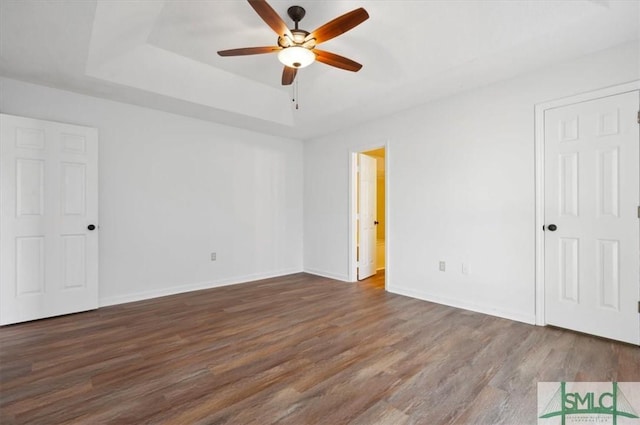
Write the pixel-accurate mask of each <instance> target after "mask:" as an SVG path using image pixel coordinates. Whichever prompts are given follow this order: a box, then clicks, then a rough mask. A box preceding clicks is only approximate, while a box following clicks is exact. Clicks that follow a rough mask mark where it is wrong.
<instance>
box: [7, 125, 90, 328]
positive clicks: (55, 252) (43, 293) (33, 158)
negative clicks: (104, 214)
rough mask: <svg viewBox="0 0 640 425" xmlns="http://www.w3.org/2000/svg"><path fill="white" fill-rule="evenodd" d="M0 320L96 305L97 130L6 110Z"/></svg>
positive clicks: (10, 321)
mask: <svg viewBox="0 0 640 425" xmlns="http://www.w3.org/2000/svg"><path fill="white" fill-rule="evenodd" d="M0 178H1V182H0V325H6V324H10V323H18V322H24V321H27V320H33V319H40V318H43V317H50V316H57V315H61V314H67V313H74V312H78V311H84V310H90V309H95V308H97V307H98V232H97V228H94V229H93V230H90V229H91V228H92V226H96V227H97V224H98V223H97V219H98V133H97V130H96V129H94V128H88V127H79V126H75V125H68V124H60V123H55V122H49V121H41V120H35V119H30V118H23V117H16V116H12V115H5V114H0Z"/></svg>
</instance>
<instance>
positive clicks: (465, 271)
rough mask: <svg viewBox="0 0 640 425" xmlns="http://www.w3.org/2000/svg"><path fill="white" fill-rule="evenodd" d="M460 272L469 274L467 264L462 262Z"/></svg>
mask: <svg viewBox="0 0 640 425" xmlns="http://www.w3.org/2000/svg"><path fill="white" fill-rule="evenodd" d="M462 274H469V265H468V264H466V263H462Z"/></svg>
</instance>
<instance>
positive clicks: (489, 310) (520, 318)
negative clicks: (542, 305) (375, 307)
mask: <svg viewBox="0 0 640 425" xmlns="http://www.w3.org/2000/svg"><path fill="white" fill-rule="evenodd" d="M387 291H389V292H391V293H394V294H398V295H403V296H406V297H411V298H417V299H419V300H423V301H428V302H432V303H436V304H442V305H446V306H449V307H455V308H460V309H463V310H469V311H475V312H476V313H482V314H487V315H489V316H495V317H501V318H503V319H509V320H515V321H516V322H522V323H527V324H529V325H534V324H535V315H532V314H522V313H520V312H516V311H504V310H500V309H496V308H495V307H491V306H487V305H481V304H475V303H468V302H464V301H462V302H461V301H460V300H457V299H453V298H447V297H441V296H439V295H433V294H429V293H426V292H420V291H416V290H414V289H409V288H403V287H398V286H387Z"/></svg>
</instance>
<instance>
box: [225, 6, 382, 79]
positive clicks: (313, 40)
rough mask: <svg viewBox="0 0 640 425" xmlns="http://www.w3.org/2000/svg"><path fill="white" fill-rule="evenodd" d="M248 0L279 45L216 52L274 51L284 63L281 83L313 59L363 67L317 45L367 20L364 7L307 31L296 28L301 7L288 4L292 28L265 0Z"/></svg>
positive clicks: (351, 68) (354, 69)
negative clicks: (276, 36)
mask: <svg viewBox="0 0 640 425" xmlns="http://www.w3.org/2000/svg"><path fill="white" fill-rule="evenodd" d="M247 1H248V2H249V4H250V5H251V7H253V9H254V10H255V11H256V13H258V15H259V16H260V17H261V18H262V20H263V21H265V22H266V23H267V25H269V26H270V27H271V29H272V30H273V31H275V33H276V34H278V45H277V46H266V47H244V48H240V49H230V50H221V51H219V52H218V54H219V55H220V56H244V55H258V54H262V53H275V52H277V53H278V60H279V61H280V62H282V63H283V64H284V70H283V71H282V85H284V86H287V85H290V84H291V83H293V80H295V78H296V74H297V72H298V69H299V68H304V67H305V66H309V65H311V64H312V63H313V62H314V61H316V60H317V61H318V62H322V63H324V64H326V65H330V66H334V67H336V68H340V69H345V70H347V71H352V72H357V71H359V70H360V68H362V65H361V64H359V63H358V62H355V61H353V60H351V59H348V58H345V57H344V56H340V55H337V54H335V53H331V52H327V51H324V50H319V49H316V46H317V45H318V44H320V43H324V42H325V41H328V40H331V39H332V38H335V37H337V36H339V35H341V34H343V33H345V32H347V31H349V30H350V29H352V28H354V27H356V26H358V25H360V24H361V23H362V22H364V21H366V20H367V19H368V18H369V14H368V13H367V11H366V10H364V9H363V8H359V9H355V10H352V11H351V12H348V13H345V14H344V15H341V16H339V17H337V18H335V19H334V20H332V21H329V22H327V23H326V24H324V25H322V26H320V27H319V28H317V29H315V30H314V31H311V32H308V31H305V30H302V29H299V28H298V23H299V22H300V21H301V20H302V18H303V17H304V15H305V13H306V11H305V10H304V8H302V7H300V6H291V7H290V8H289V9H288V10H287V14H288V15H289V17H290V18H291V19H292V20H293V22H294V23H295V28H293V29H289V28H288V27H287V24H286V23H285V22H284V21H283V20H282V18H280V16H279V15H278V13H277V12H276V11H275V10H273V8H272V7H271V6H269V4H268V3H267V2H266V1H265V0H247Z"/></svg>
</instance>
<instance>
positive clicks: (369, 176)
mask: <svg viewBox="0 0 640 425" xmlns="http://www.w3.org/2000/svg"><path fill="white" fill-rule="evenodd" d="M376 165H377V164H376V159H375V158H373V157H370V156H368V155H364V154H358V279H359V280H362V279H366V278H367V277H370V276H373V275H374V274H376V172H377V167H376Z"/></svg>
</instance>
